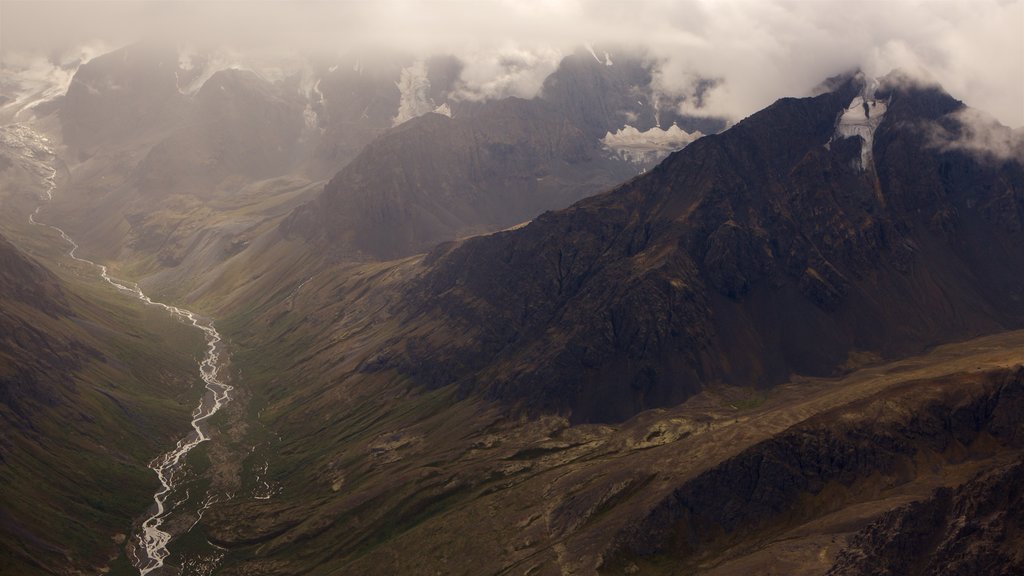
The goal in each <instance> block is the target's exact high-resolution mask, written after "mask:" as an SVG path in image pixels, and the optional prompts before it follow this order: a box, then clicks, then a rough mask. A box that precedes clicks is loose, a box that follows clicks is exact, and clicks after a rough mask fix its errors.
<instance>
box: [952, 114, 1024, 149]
mask: <svg viewBox="0 0 1024 576" xmlns="http://www.w3.org/2000/svg"><path fill="white" fill-rule="evenodd" d="M950 116H951V119H952V120H953V121H954V122H955V127H956V130H948V129H946V128H945V127H943V126H941V125H940V124H935V125H934V126H933V127H932V141H933V144H934V145H935V146H937V147H938V148H940V149H943V150H962V151H965V152H969V153H971V154H975V155H979V156H981V157H983V158H988V159H990V160H996V161H1000V160H1008V159H1012V158H1015V159H1018V160H1020V161H1024V130H1011V129H1009V128H1007V127H1006V126H1003V125H1001V124H1000V123H999V122H998V121H996V119H995V118H993V117H992V116H990V115H988V114H986V113H984V112H982V111H980V110H975V109H972V108H964V109H961V110H958V111H957V112H954V113H953V114H951V115H950Z"/></svg>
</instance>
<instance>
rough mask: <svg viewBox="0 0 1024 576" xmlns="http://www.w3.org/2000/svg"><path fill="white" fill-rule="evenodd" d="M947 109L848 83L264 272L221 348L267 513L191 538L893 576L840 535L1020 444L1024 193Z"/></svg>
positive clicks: (223, 512)
mask: <svg viewBox="0 0 1024 576" xmlns="http://www.w3.org/2000/svg"><path fill="white" fill-rule="evenodd" d="M865 105H866V106H865ZM963 110H964V107H963V105H962V104H961V103H960V102H958V101H956V100H955V99H953V98H952V97H950V96H949V95H947V94H945V93H944V92H942V91H941V90H939V89H937V88H935V87H924V86H920V85H917V84H914V83H911V82H908V81H907V80H906V79H905V78H902V77H900V76H898V75H897V76H892V77H890V78H888V79H887V80H886V81H885V82H883V83H882V85H881V86H880V87H878V89H877V90H874V91H872V90H871V84H870V83H868V82H866V81H865V79H863V78H862V77H859V76H848V77H845V78H844V79H843V80H842V81H840V82H838V83H836V84H834V85H833V90H832V91H831V92H828V93H826V94H822V95H820V96H816V97H813V98H802V99H784V100H781V101H779V102H777V103H776V104H774V105H773V106H771V107H769V108H767V109H766V110H764V111H762V112H760V113H758V114H755V115H754V116H751V117H750V118H747V119H746V120H744V121H743V122H740V123H739V124H737V125H736V126H734V127H733V128H732V129H730V130H729V131H727V132H725V133H723V134H721V135H717V136H709V137H705V138H703V139H701V140H699V141H697V142H696V143H694V144H692V145H691V146H690V147H688V148H686V149H685V150H683V151H682V152H679V153H677V154H675V155H673V156H671V157H670V158H669V159H667V160H666V161H665V162H664V163H662V164H661V165H660V166H659V167H658V168H657V169H655V170H653V171H652V172H650V173H648V174H646V175H644V176H642V177H639V178H636V179H634V180H632V181H630V182H628V183H626V184H624V185H621V186H619V187H618V188H616V189H614V190H611V191H609V192H607V193H605V194H602V195H599V196H596V197H593V198H589V199H587V200H584V201H581V202H579V203H577V204H576V205H574V206H572V207H570V208H569V209H566V210H562V211H558V212H551V213H547V214H544V215H542V216H541V217H539V218H537V219H535V220H534V221H533V222H531V223H530V224H529V225H527V226H525V227H523V228H519V229H516V230H510V231H506V232H500V233H496V234H492V235H490V236H481V237H475V238H470V239H467V240H463V241H459V242H453V243H449V244H447V245H443V246H441V247H439V248H437V249H435V250H434V251H432V252H431V253H430V254H428V255H426V256H423V257H413V258H406V259H403V260H401V261H396V262H385V263H365V264H359V265H356V264H352V263H346V264H335V265H331V266H320V267H318V268H315V269H314V268H310V269H308V270H307V273H304V274H301V275H293V276H292V277H288V275H284V276H283V277H282V275H280V274H278V275H273V276H271V270H272V268H270V267H267V268H266V270H267V272H266V274H267V277H268V278H271V280H268V283H267V284H266V286H273V287H274V289H275V290H276V293H275V295H274V296H272V297H263V298H262V299H261V298H259V297H254V298H253V299H246V301H245V307H244V309H240V310H237V311H236V313H235V314H234V315H233V317H232V318H231V320H230V322H229V324H228V325H227V326H226V328H225V329H226V330H229V331H230V333H231V334H232V335H233V337H234V338H235V342H238V343H239V344H240V345H241V348H242V349H243V352H242V353H241V354H240V355H239V356H238V357H237V358H236V360H237V362H239V363H240V364H242V365H244V366H245V367H246V371H247V381H248V382H249V384H250V385H251V387H252V390H253V391H254V397H253V400H252V402H253V406H254V409H255V410H258V414H259V418H258V419H259V422H260V423H261V424H262V425H264V426H266V427H267V429H268V430H270V431H272V432H273V433H272V434H271V435H270V436H269V438H268V439H267V441H266V443H265V444H263V445H262V446H260V447H259V448H258V449H257V451H256V452H255V453H254V454H253V455H252V456H251V460H250V461H249V462H248V464H247V465H248V466H262V465H263V463H264V462H265V463H266V468H261V470H266V471H267V472H266V474H267V482H268V483H269V484H270V485H272V486H274V492H273V496H272V497H271V498H270V499H268V500H267V501H259V502H254V501H250V500H245V499H236V500H234V501H231V502H226V503H223V504H220V505H214V506H213V507H211V509H210V511H209V513H208V515H207V516H206V517H204V523H205V524H204V525H205V527H206V529H207V533H208V534H209V536H210V538H211V540H212V541H214V542H216V543H217V544H218V545H219V546H222V547H224V548H226V549H227V550H228V552H227V555H226V557H225V564H224V573H226V574H245V573H253V572H255V573H267V574H287V573H295V572H302V571H316V572H318V573H324V574H334V573H336V574H343V573H370V574H373V573H382V574H383V573H410V574H420V573H422V574H428V573H436V572H447V573H476V572H487V573H529V574H560V573H580V574H594V573H607V574H623V573H626V574H632V573H643V574H676V573H685V574H690V573H701V574H719V575H727V574H737V575H738V574H742V575H748V576H749V575H751V574H808V575H810V574H817V575H821V574H825V573H826V572H828V571H829V570H830V569H833V567H835V569H836V570H840V569H841V568H842V567H843V566H851V568H849V570H852V571H853V572H849V573H857V572H856V571H857V570H859V569H860V568H858V566H860V565H859V564H856V562H858V561H859V560H858V559H859V558H862V557H866V558H868V559H869V561H870V562H871V564H870V565H869V564H863V566H869V567H868V568H865V569H864V570H867V571H870V569H871V568H870V566H875V565H882V564H883V563H885V562H892V561H893V560H892V557H893V554H890V553H889V552H887V551H886V550H885V549H884V548H880V547H877V546H875V545H874V544H865V543H864V542H869V539H867V537H858V536H855V534H857V533H858V532H860V531H861V530H864V529H865V528H866V527H868V526H869V525H871V524H872V522H875V521H878V520H880V519H883V518H885V516H884V515H885V514H886V513H887V512H889V511H891V510H894V509H897V508H900V507H901V506H904V505H906V504H908V503H911V502H915V501H926V500H928V499H929V498H931V497H932V495H933V493H934V491H935V490H936V489H938V488H947V489H956V487H957V486H960V485H962V484H965V483H966V482H969V481H970V480H971V478H974V477H976V476H977V475H978V474H979V473H981V474H987V473H989V472H993V471H995V472H993V473H995V474H999V472H998V470H1000V469H1002V467H1004V466H1006V465H1008V464H1012V463H1013V462H1016V461H1017V460H1019V455H1020V451H1021V448H1022V447H1021V444H1020V441H1021V421H1020V418H1019V414H1020V408H1021V406H1020V403H1021V398H1022V396H1021V389H1022V388H1021V386H1022V383H1024V378H1022V374H1021V372H1020V369H1019V365H1020V364H1021V363H1022V361H1024V357H1022V356H1021V353H1020V351H1021V350H1022V348H1021V345H1020V344H1021V332H1003V330H1004V329H1005V328H1014V327H1019V326H1021V322H1022V320H1024V316H1022V311H1024V310H1022V308H1021V306H1022V303H1021V298H1020V297H1021V288H1022V279H1021V277H1020V275H1019V273H1018V271H1019V270H1020V269H1021V267H1020V265H1021V264H1024V262H1021V260H1022V259H1024V254H1022V253H1021V250H1020V246H1021V245H1022V244H1021V243H1020V234H1021V228H1020V226H1019V222H1020V218H1021V215H1022V214H1024V211H1022V210H1021V202H1022V190H1021V188H1020V186H1021V182H1024V178H1022V168H1021V164H1020V162H1019V161H1018V160H1016V159H1013V158H1007V157H1003V158H998V159H997V158H993V157H992V156H990V155H984V154H981V155H979V154H975V153H974V151H971V150H968V149H966V148H963V147H959V146H955V145H949V144H950V142H951V141H957V138H956V135H957V134H961V133H963V131H964V130H965V127H964V125H963V123H962V121H961V115H962V113H963ZM883 111H884V112H883ZM872 113H873V114H874V115H872ZM435 120H436V121H443V119H435ZM937 133H942V134H945V135H946V136H944V137H943V139H942V140H941V141H940V140H936V139H934V135H935V134H937ZM868 143H870V146H868V145H867V144H868ZM295 243H296V241H294V240H293V241H292V242H291V243H290V244H289V243H287V242H281V243H279V244H275V245H276V246H283V247H282V248H281V250H285V249H286V248H288V247H291V246H294V245H295ZM264 249H266V250H268V251H270V250H271V248H270V247H269V246H268V247H265V248H264ZM273 254H274V255H275V257H277V258H278V260H277V261H280V252H273ZM257 264H258V263H257ZM289 265H291V261H289ZM260 270H263V269H260ZM260 273H261V274H262V273H263V272H260ZM300 276H301V277H300ZM260 282H261V281H260V280H256V281H255V282H254V284H255V285H259V284H260ZM259 292H260V291H259V290H257V289H255V288H253V289H252V290H251V292H249V293H250V294H253V295H254V296H256V295H258V294H259ZM263 292H264V293H268V292H269V290H268V289H264V290H263ZM985 333H996V334H995V335H992V336H989V337H986V338H983V339H978V340H970V341H963V340H965V339H967V338H971V337H974V336H977V335H979V334H985ZM942 342H957V343H954V344H949V345H947V346H940V347H939V348H936V349H934V350H932V351H931V352H929V353H927V354H926V355H922V356H914V357H910V358H906V357H907V356H908V355H911V354H916V353H918V352H920V351H922V350H925V349H926V348H930V347H933V346H935V345H936V344H939V343H942ZM894 358H902V360H896V361H891V362H890V360H891V359H894ZM862 366H867V367H865V368H861V369H858V367H862ZM851 371H852V372H851ZM843 374H846V376H842V375H843ZM808 376H827V378H823V379H821V378H809V377H808ZM965 490H970V488H965ZM986 514H988V512H985V511H984V510H982V509H981V508H979V509H978V513H977V514H975V513H974V512H971V513H970V514H967V516H970V517H971V518H976V519H977V520H978V521H979V522H981V521H986V522H987V520H985V519H986V518H991V516H986ZM949 517H950V518H952V517H953V516H952V515H950V516H949ZM965 517H966V516H965ZM1009 518H1010V517H1009V516H1008V517H1007V520H1006V521H1007V522H1009V521H1010V520H1009ZM993 522H994V520H993ZM889 525H891V523H890V524H881V526H882V527H881V528H878V529H877V530H880V531H886V530H889V528H886V526H889ZM955 525H956V523H955V522H953V523H952V524H951V526H955ZM938 526H939V527H937V528H936V530H937V531H942V530H946V529H945V528H942V525H941V524H939V525H938ZM996 528H997V527H994V528H993V529H992V530H990V531H988V532H986V533H984V534H980V533H979V532H971V533H968V532H955V531H954V530H955V529H954V528H950V529H949V530H947V531H945V532H942V534H943V536H942V537H943V538H949V539H950V542H951V544H950V546H948V547H947V548H948V549H950V550H954V549H961V548H962V547H972V546H975V545H977V546H979V547H980V548H978V549H979V550H983V549H984V546H987V545H988V544H986V542H989V541H992V542H997V541H998V537H999V531H998V530H997V529H996ZM892 530H893V532H894V533H895V532H898V531H899V530H900V528H899V526H897V527H896V528H893V529H892ZM937 533H938V532H937ZM974 534H980V535H979V537H978V538H977V539H975V538H974ZM907 537H908V538H914V536H913V534H910V533H909V532H908V534H907ZM936 537H938V536H936ZM894 538H895V537H894ZM927 538H931V536H927ZM927 538H926V539H927ZM1008 538H1012V535H1008ZM929 542H931V540H929ZM928 546H930V544H928ZM957 547H961V548H957ZM869 548H870V550H868V549H869ZM931 549H932V548H928V547H927V546H924V545H922V547H921V550H924V551H925V552H927V551H928V550H931ZM1007 549H1009V548H1007ZM844 550H847V551H846V552H844ZM858 550H861V552H858ZM934 556H935V558H936V561H935V562H936V564H935V565H936V566H948V565H949V564H948V563H947V562H948V561H949V559H950V558H952V556H950V555H946V556H943V555H941V554H939V553H936V554H934ZM953 561H955V558H954V559H953ZM1008 565H1009V564H1008Z"/></svg>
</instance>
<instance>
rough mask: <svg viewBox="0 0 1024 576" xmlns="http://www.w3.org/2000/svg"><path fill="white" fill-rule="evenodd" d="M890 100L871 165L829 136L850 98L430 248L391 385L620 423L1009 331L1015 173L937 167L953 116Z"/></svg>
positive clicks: (799, 109) (803, 108)
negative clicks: (409, 383) (721, 388)
mask: <svg viewBox="0 0 1024 576" xmlns="http://www.w3.org/2000/svg"><path fill="white" fill-rule="evenodd" d="M889 83H890V87H888V88H883V89H882V90H880V91H879V92H878V94H877V96H876V97H877V98H878V102H880V103H882V104H883V105H884V103H885V102H887V103H888V113H887V114H885V115H884V116H882V117H881V119H880V120H881V122H880V125H879V126H877V129H876V130H875V131H874V133H873V146H872V147H871V148H867V149H865V148H863V147H862V146H863V144H862V143H863V138H862V136H859V135H855V136H852V137H844V136H843V134H839V133H837V132H840V131H841V130H842V129H844V128H843V127H841V126H838V125H839V124H840V117H841V116H842V115H843V114H844V111H845V110H846V108H847V107H848V106H850V105H851V101H852V100H853V99H854V98H855V97H858V94H860V93H861V91H862V88H863V87H864V86H863V82H862V81H861V80H860V79H859V77H857V78H854V79H850V80H849V81H848V82H846V83H845V84H844V85H843V86H842V87H841V88H839V89H838V90H836V91H834V92H832V93H829V94H824V95H821V96H818V97H815V98H805V99H784V100H780V101H779V102H777V103H775V104H774V105H772V106H771V107H769V108H767V109H765V110H764V111H762V112H759V113H757V114H755V115H753V116H751V117H750V118H747V119H746V120H744V121H742V122H740V123H739V124H738V125H736V126H735V127H733V128H732V129H730V130H729V131H727V132H725V133H723V134H721V135H716V136H709V137H705V138H703V139H701V140H699V141H697V142H696V143H695V144H693V145H691V146H690V147H688V148H687V149H686V150H684V151H682V152H679V153H677V154H675V155H674V156H672V157H670V158H669V159H668V160H666V161H665V162H664V163H663V164H661V165H660V166H659V167H658V168H657V169H656V170H654V171H653V172H652V173H650V174H648V175H645V176H643V177H642V178H639V179H636V180H634V181H633V182H631V183H628V184H626V185H623V186H621V187H620V188H618V189H616V190H614V191H612V192H610V193H607V194H604V195H601V196H598V197H595V198H592V199H588V200H585V201H582V202H580V203H579V204H577V205H575V206H573V207H572V208H570V209H568V210H565V211H562V212H556V213H551V214H545V215H543V216H541V217H540V218H537V219H536V220H535V221H534V222H533V223H531V224H530V225H529V226H527V227H526V228H524V229H522V230H517V231H514V232H509V233H500V234H495V235H493V236H489V237H482V238H474V239H470V240H467V241H465V242H462V243H459V244H453V245H449V246H446V247H442V248H439V249H438V250H436V251H435V252H434V253H432V254H431V255H430V256H429V257H428V259H427V264H428V268H427V272H426V274H425V276H424V277H423V279H422V280H421V281H420V282H418V283H417V284H416V285H415V286H414V287H412V288H410V289H409V292H408V296H409V298H408V304H407V306H406V314H408V319H407V320H406V324H407V325H408V326H409V327H410V328H409V329H408V331H407V333H406V334H405V335H404V336H403V337H401V338H400V339H397V340H395V341H394V343H393V345H392V347H391V349H390V351H389V353H388V354H385V355H383V357H386V358H388V361H386V362H385V365H390V366H395V367H398V368H399V369H400V370H401V371H402V372H404V373H406V374H408V375H409V376H411V377H412V378H413V379H414V381H416V382H418V383H421V384H424V385H428V386H440V385H445V384H448V383H452V382H457V383H459V384H460V386H461V387H462V389H463V390H464V391H466V392H481V393H484V394H485V395H486V396H487V397H489V398H496V399H503V400H509V401H512V402H522V403H525V404H526V405H528V406H530V407H532V408H535V409H540V410H545V411H546V410H557V411H560V412H564V413H571V414H572V417H573V419H575V420H618V419H622V418H625V417H628V416H630V415H632V414H635V413H636V412H637V411H639V410H643V409H646V408H651V407H655V406H664V405H669V404H673V403H676V402H679V401H681V400H683V399H684V398H686V397H687V396H689V395H691V394H692V393H694V392H695V391H697V390H699V389H700V388H701V387H702V386H703V385H704V384H706V383H710V382H717V381H723V382H728V383H735V384H753V385H758V386H765V385H771V384H773V383H777V382H779V381H781V380H782V379H784V378H786V377H787V375H789V374H791V373H794V372H795V373H802V374H812V375H825V374H834V373H836V372H839V371H841V370H843V369H844V368H847V367H850V366H854V365H856V364H857V363H858V362H859V361H862V360H863V359H867V358H878V357H889V358H891V357H898V356H901V355H906V354H908V353H912V352H915V351H919V350H921V349H922V348H924V347H926V346H930V345H934V344H937V343H940V342H945V341H950V340H955V339H960V338H966V337H969V336H972V335H976V334H981V333H986V332H992V331H995V330H999V329H1003V328H1009V327H1015V326H1020V325H1021V322H1022V321H1024V298H1022V296H1024V278H1022V277H1021V274H1020V272H1019V271H1020V270H1022V269H1024V268H1022V265H1024V250H1022V248H1021V246H1024V244H1022V243H1021V234H1022V225H1021V223H1022V221H1024V211H1022V203H1024V199H1022V195H1024V171H1022V167H1021V163H1020V162H1019V161H1017V160H1005V159H1004V160H999V161H995V160H993V159H992V158H991V157H988V156H983V155H972V154H970V153H967V152H965V151H963V150H959V149H955V148H949V147H945V148H940V147H938V146H936V145H934V144H933V137H932V134H933V133H934V131H935V130H936V129H937V127H940V126H941V127H944V128H943V129H945V130H950V131H952V133H957V132H958V131H959V130H960V127H959V124H958V121H957V120H956V116H955V114H954V113H956V112H957V111H959V110H961V109H962V108H963V105H962V104H961V103H960V102H958V101H956V100H954V99H953V98H951V97H950V96H948V95H947V94H945V93H944V92H942V91H941V90H940V89H937V88H921V87H917V86H914V85H912V84H909V83H906V82H905V81H902V79H901V78H899V77H896V76H893V77H891V78H890V79H889ZM855 108H859V105H858V106H855ZM865 150H868V152H867V153H866V152H865ZM865 157H866V160H865ZM438 326H443V327H445V328H437V327H438ZM420 327H422V329H421V328H420ZM449 330H450V332H449ZM442 334H444V335H443V336H442Z"/></svg>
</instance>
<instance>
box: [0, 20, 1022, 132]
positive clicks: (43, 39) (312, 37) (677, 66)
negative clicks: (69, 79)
mask: <svg viewBox="0 0 1024 576" xmlns="http://www.w3.org/2000/svg"><path fill="white" fill-rule="evenodd" d="M0 9H2V10H3V18H0V26H2V27H3V28H2V30H0V43H2V45H0V53H2V51H3V50H5V48H6V50H15V49H25V48H46V49H52V48H54V47H60V46H67V45H69V44H79V43H82V42H85V41H88V40H91V39H95V38H99V39H103V40H106V41H108V42H112V43H126V42H130V41H132V40H134V39H137V38H139V37H147V38H153V37H160V36H163V37H166V38H170V39H173V40H175V41H185V42H188V43H192V44H196V45H200V46H203V45H205V46H216V45H218V44H228V45H232V46H236V47H238V48H239V49H240V50H245V51H246V52H248V53H251V52H259V51H263V52H268V53H274V54H281V53H289V54H295V53H297V52H332V53H334V52H345V51H348V50H350V49H352V48H353V47H356V46H359V47H362V48H367V47H369V48H374V47H378V48H388V49H391V50H394V49H403V50H409V51H412V52H415V53H417V54H419V55H423V53H424V52H427V51H430V52H438V51H445V52H450V53H454V54H456V55H458V56H460V57H461V58H462V59H463V60H464V61H465V62H466V68H465V70H464V75H463V80H464V85H463V86H462V88H461V94H462V96H464V97H477V98H482V97H491V96H495V95H509V94H514V95H520V96H530V95H532V94H534V93H536V91H537V89H539V87H540V79H542V78H543V74H544V73H545V72H546V71H549V70H550V69H551V68H552V62H557V60H558V58H559V57H560V56H561V55H562V54H568V53H570V52H571V51H572V50H573V49H574V48H576V47H578V46H583V45H586V44H588V43H589V44H591V45H593V46H599V47H602V50H603V49H605V47H607V46H614V45H618V46H641V47H644V48H645V49H646V50H647V51H648V53H649V54H650V55H651V56H652V57H655V58H657V59H659V60H660V61H662V62H663V63H664V71H663V73H662V74H661V75H660V78H659V82H660V83H661V87H662V88H663V89H664V90H672V91H674V93H677V94H685V93H687V91H690V92H692V91H693V86H694V85H693V80H694V78H698V77H703V78H718V79H721V80H722V82H721V83H719V84H718V85H717V86H716V87H715V88H713V89H712V90H710V91H709V92H708V93H707V94H706V98H705V106H706V109H705V110H704V111H705V112H710V113H714V114H721V115H725V116H727V117H729V118H732V119H738V118H741V117H743V116H746V115H748V114H750V113H752V112H754V111H756V110H758V109H760V108H761V107H763V106H765V105H767V104H769V103H770V102H772V101H773V100H774V99H776V98H779V97H782V96H787V95H799V94H803V93H806V92H807V91H809V90H810V89H811V88H812V87H813V86H814V85H816V84H817V83H818V82H819V81H820V80H822V79H823V78H824V77H826V76H829V75H832V74H835V73H837V72H839V71H842V70H846V69H850V68H853V67H858V66H859V67H862V68H864V69H865V70H866V71H867V72H869V73H872V74H875V75H881V74H884V73H886V72H888V70H889V69H890V68H892V67H895V66H899V67H902V68H904V69H907V70H909V71H915V70H926V71H927V73H928V74H930V75H931V76H933V77H934V78H935V79H936V80H937V81H938V82H940V83H941V84H942V85H943V86H945V88H946V89H947V90H949V91H950V93H952V94H953V95H954V96H956V97H958V98H961V99H963V100H965V101H966V102H968V103H969V104H971V105H972V106H974V107H977V108H981V109H984V110H987V111H990V112H991V113H992V114H994V115H995V116H996V117H997V118H999V119H1000V121H1002V122H1003V123H1006V124H1009V125H1011V126H1021V125H1024V5H1022V0H950V1H941V2H940V1H931V0H889V1H881V0H858V1H840V0H804V1H795V0H682V1H680V0H633V1H625V0H623V1H620V2H613V1H611V0H594V1H590V0H532V1H531V0H483V1H477V2H461V1H458V2H447V1H436V0H435V1H422V2H417V1H411V0H376V1H372V2H371V1H369V0H366V1H359V2H326V1H305V0H294V1H285V0H280V1H273V0H260V1H256V0H238V1H218V2H190V1H160V0H152V1H142V0H135V1H129V0H125V1H122V2H93V1H90V0H79V1H70V0H68V1H60V0H50V1H47V2H17V1H15V2H11V1H5V2H4V3H3V5H2V8H0ZM510 54H514V55H516V58H518V59H519V61H521V62H522V64H523V65H522V66H518V67H517V66H509V63H510V60H509V59H508V57H509V55H510ZM611 56H612V59H613V60H614V56H615V52H614V51H612V54H611Z"/></svg>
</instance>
